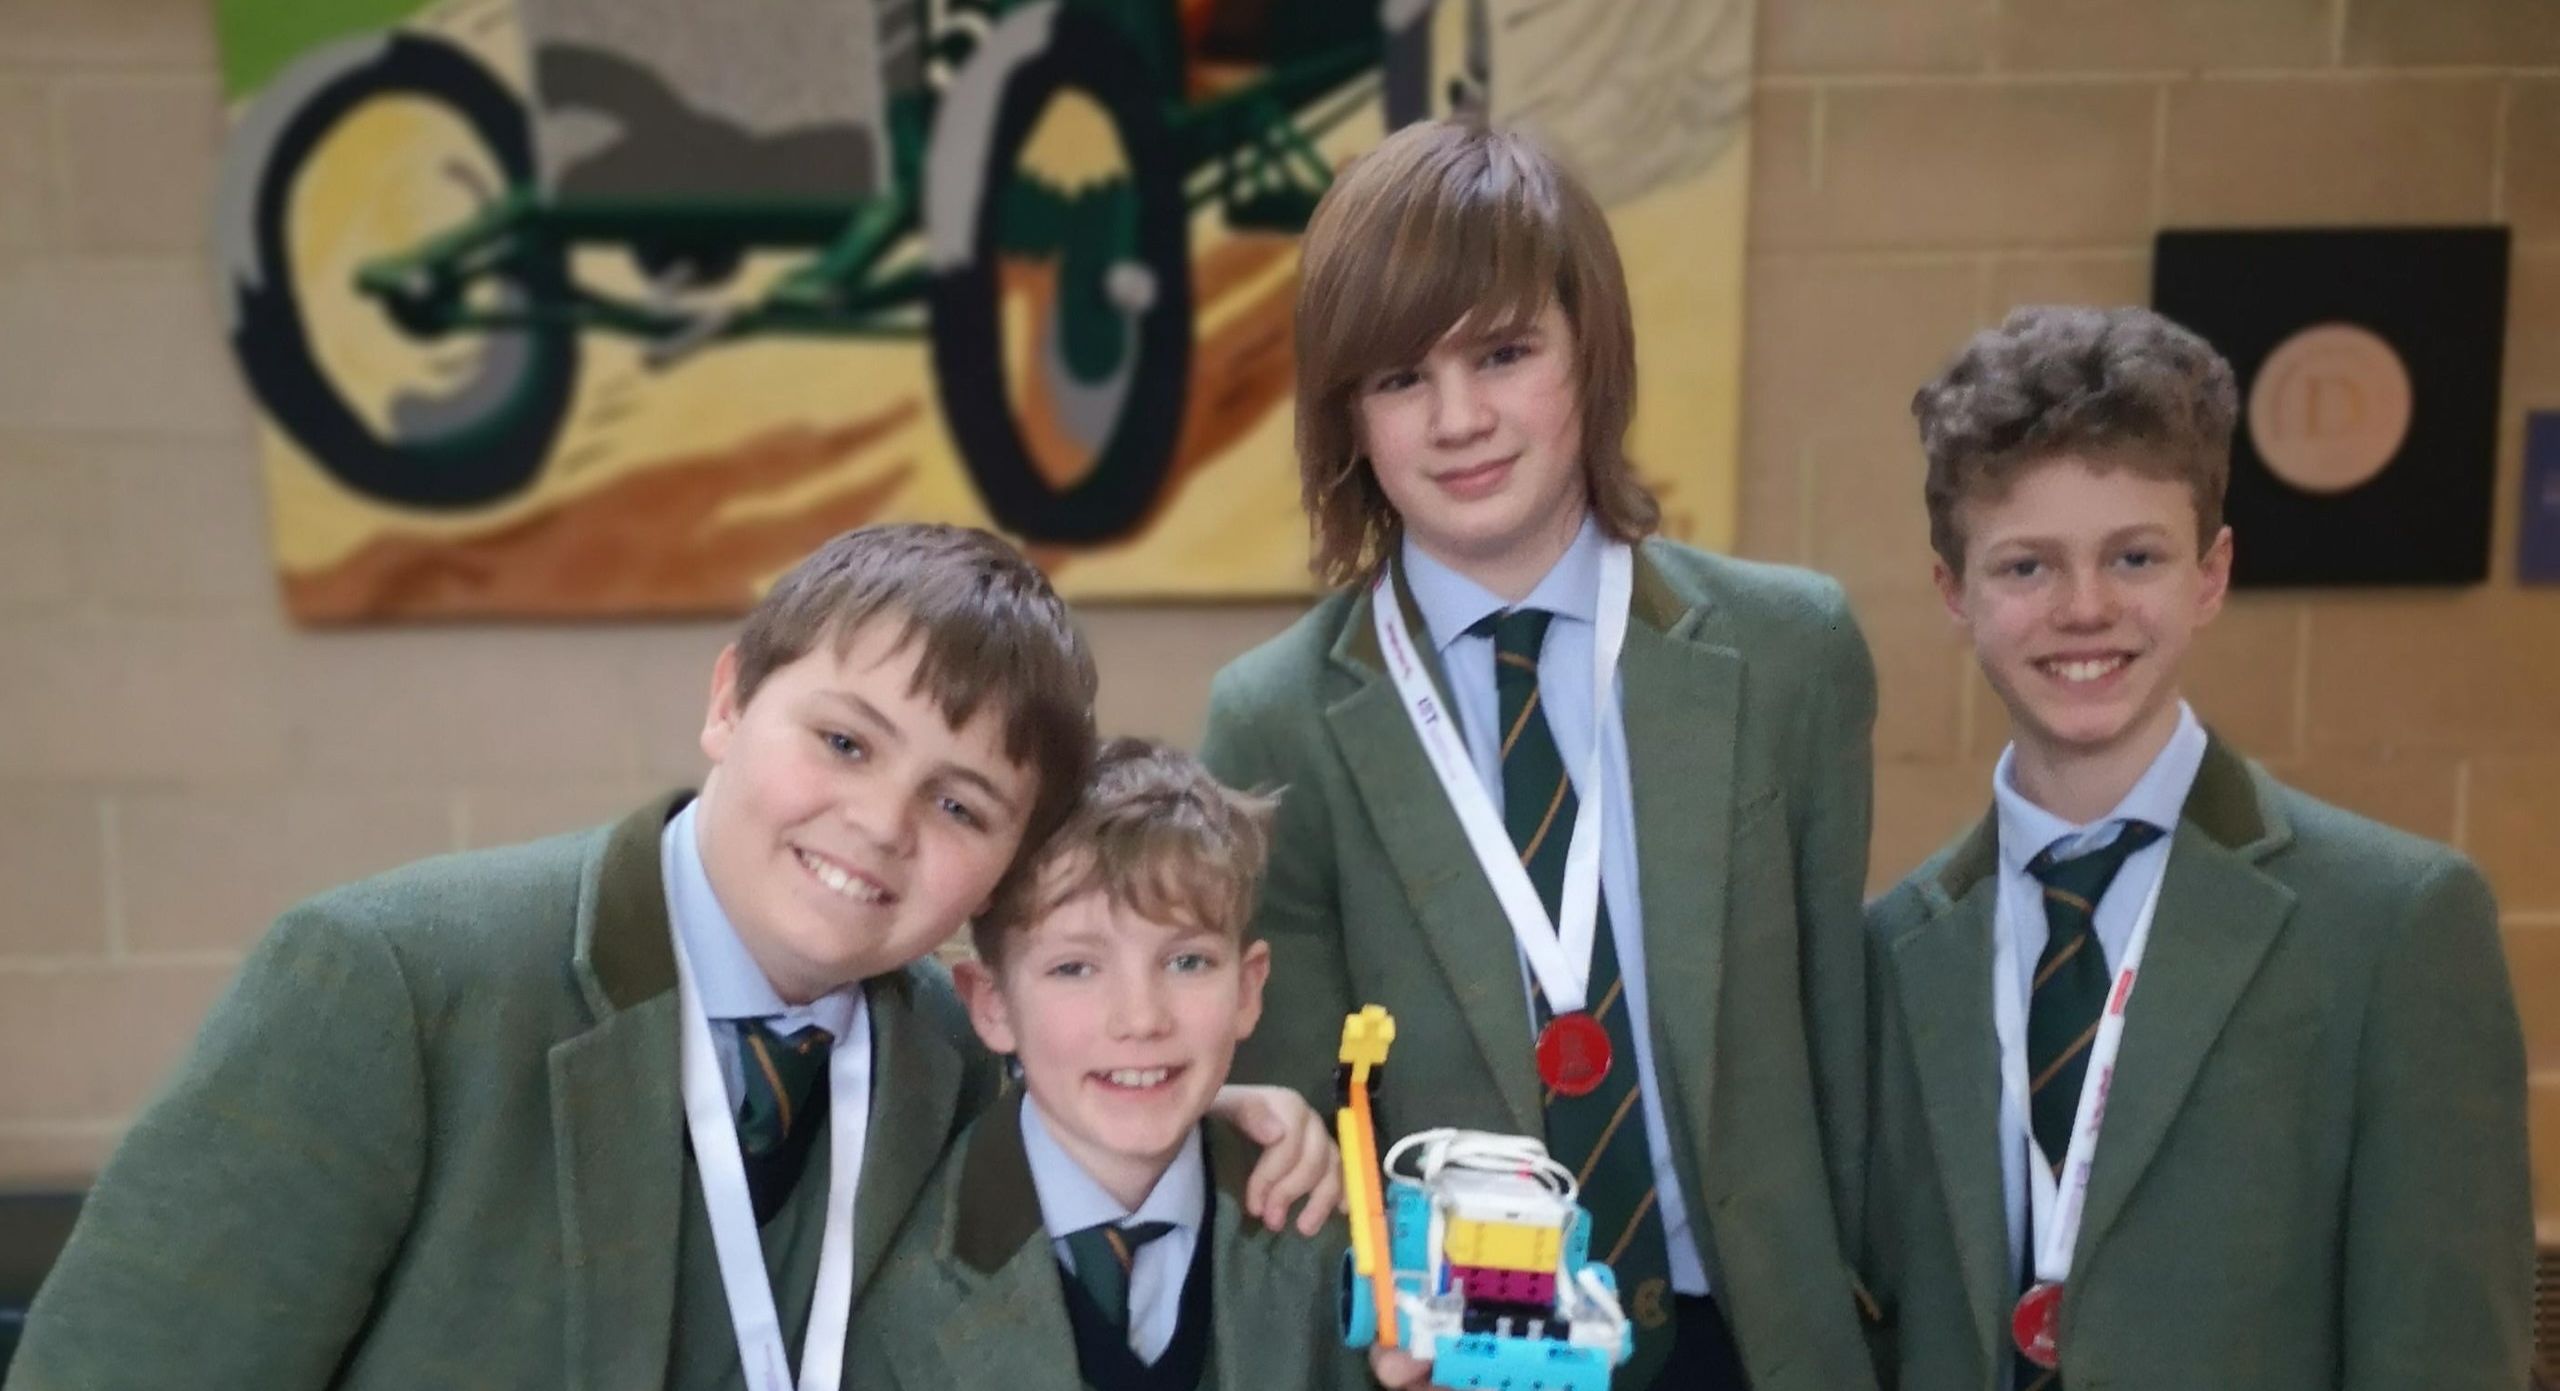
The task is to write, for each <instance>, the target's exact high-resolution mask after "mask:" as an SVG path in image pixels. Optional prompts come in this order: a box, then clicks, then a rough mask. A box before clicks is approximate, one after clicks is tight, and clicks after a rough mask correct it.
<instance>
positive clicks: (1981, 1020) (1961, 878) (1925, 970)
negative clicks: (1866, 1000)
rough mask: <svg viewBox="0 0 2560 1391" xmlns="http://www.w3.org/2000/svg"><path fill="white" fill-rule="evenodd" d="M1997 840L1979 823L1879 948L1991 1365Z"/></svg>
mask: <svg viewBox="0 0 2560 1391" xmlns="http://www.w3.org/2000/svg"><path fill="white" fill-rule="evenodd" d="M1997 836H1998V829H1997V827H1996V825H1995V824H1994V823H1993V822H1992V821H1991V820H1988V819H1986V820H1985V821H1984V822H1983V823H1982V824H1981V825H1980V826H1979V827H1977V828H1976V829H1975V831H1974V833H1973V835H1972V836H1971V837H1970V838H1969V839H1968V840H1967V841H1966V842H1965V845H1964V846H1963V848H1961V849H1959V850H1958V851H1957V853H1956V855H1955V857H1954V859H1953V860H1952V861H1951V862H1950V864H1949V867H1948V870H1947V872H1946V873H1945V874H1943V875H1942V876H1941V877H1940V878H1939V879H1938V880H1937V881H1936V882H1933V883H1931V884H1929V885H1928V886H1927V895H1928V898H1929V902H1930V906H1931V907H1932V908H1933V909H1934V910H1935V911H1934V912H1933V913H1932V914H1931V916H1930V918H1929V919H1928V920H1927V921H1926V922H1924V923H1922V924H1921V925H1920V926H1919V927H1916V928H1914V929H1912V930H1911V931H1909V932H1906V933H1904V934H1903V935H1902V936H1901V937H1899V938H1897V939H1895V940H1894V942H1893V943H1892V944H1891V951H1892V953H1893V963H1894V966H1893V975H1894V982H1895V987H1896V989H1898V990H1899V991H1900V993H1901V995H1902V1004H1903V1010H1902V1013H1903V1017H1904V1019H1905V1020H1906V1021H1908V1027H1909V1029H1910V1035H1911V1037H1910V1045H1911V1056H1912V1062H1913V1066H1914V1068H1915V1070H1916V1071H1917V1072H1918V1073H1919V1076H1920V1096H1921V1101H1922V1109H1923V1112H1924V1114H1925V1115H1926V1117H1927V1125H1928V1133H1929V1147H1930V1151H1931V1153H1932V1154H1934V1155H1935V1156H1936V1158H1937V1171H1938V1182H1939V1184H1940V1186H1941V1188H1942V1189H1943V1190H1944V1194H1945V1198H1946V1205H1947V1216H1948V1219H1949V1221H1950V1222H1951V1223H1952V1225H1953V1226H1954V1228H1955V1240H1956V1253H1957V1259H1958V1262H1959V1264H1960V1266H1961V1272H1960V1273H1961V1275H1962V1277H1963V1279H1964V1286H1965V1292H1966V1294H1967V1296H1968V1297H1969V1298H1970V1299H1971V1300H1972V1302H1973V1315H1974V1326H1975V1334H1976V1337H1977V1338H1978V1340H1979V1341H1980V1344H1981V1346H1982V1349H1983V1353H1984V1355H1985V1357H1986V1358H1988V1359H1990V1363H1991V1364H1996V1363H1997V1361H1998V1357H1999V1353H2000V1350H2001V1349H2002V1348H2003V1347H2005V1346H2006V1343H2005V1333H2004V1330H2005V1328H2006V1327H2007V1315H2008V1310H2009V1305H2010V1302H2011V1299H2012V1298H2013V1297H2014V1294H2015V1285H2016V1277H2015V1274H2014V1273H2013V1272H2012V1271H2011V1270H2010V1268H2009V1247H2008V1235H2009V1214H2008V1205H2007V1200H2006V1198H2005V1196H2004V1195H2003V1192H2002V1189H2001V1158H2000V1042H1999V1039H1998V1037H1997V1036H1996V1034H1995V1033H1994V1032H1993V1029H1992V1026H1991V946H1992V940H1991V930H1992V914H1993V911H1994V907H1995V905H1996V903H1997V901H1998V899H1999V881H1998V878H1997V876H1996V875H1995V874H1994V873H1993V860H1994V857H1995V856H1996V854H1997V843H1998V842H1997Z"/></svg>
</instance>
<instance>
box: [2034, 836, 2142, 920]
mask: <svg viewBox="0 0 2560 1391" xmlns="http://www.w3.org/2000/svg"><path fill="white" fill-rule="evenodd" d="M2123 826H2124V829H2122V830H2120V831H2118V832H2117V833H2116V838H2115V839H2113V840H2111V841H2108V842H2107V843H2106V844H2104V845H2101V846H2099V847H2098V848H2097V849H2095V850H2091V851H2087V852H2085V853H2083V854H2078V855H2072V856H2069V857H2067V858H2066V857H2063V856H2059V855H2056V854H2055V853H2054V849H2055V847H2053V846H2048V847H2046V848H2045V850H2044V852H2043V853H2041V854H2039V855H2037V856H2036V857H2035V858H2034V859H2032V860H2029V861H2028V862H2027V873H2029V874H2032V875H2034V876H2035V877H2036V879H2037V880H2038V881H2039V882H2041V883H2042V884H2043V885H2044V886H2045V887H2046V888H2048V889H2059V890H2061V891H2062V892H2064V893H2067V894H2071V895H2073V896H2075V897H2077V898H2079V899H2081V900H2082V901H2083V902H2085V903H2086V904H2088V905H2090V906H2089V908H2087V909H2085V910H2084V911H2095V907H2096V904H2097V902H2098V899H2099V897H2100V896H2101V895H2103V894H2104V893H2106V891H2107V885H2109V884H2111V883H2113V882H2115V877H2116V871H2117V870H2120V869H2122V868H2124V862H2125V861H2126V860H2128V859H2130V858H2132V856H2133V854H2134V852H2136V851H2138V850H2140V849H2142V848H2143V847H2144V846H2146V845H2149V844H2151V843H2152V842H2153V841H2156V840H2158V839H2160V828H2159V827H2157V826H2154V825H2151V824H2150V823H2148V822H2143V821H2127V822H2124V823H2123Z"/></svg>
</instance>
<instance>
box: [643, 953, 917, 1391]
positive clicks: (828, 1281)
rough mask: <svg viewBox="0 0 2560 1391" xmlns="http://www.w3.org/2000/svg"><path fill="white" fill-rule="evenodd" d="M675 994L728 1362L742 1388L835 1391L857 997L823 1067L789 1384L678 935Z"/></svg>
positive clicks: (720, 1087)
mask: <svg viewBox="0 0 2560 1391" xmlns="http://www.w3.org/2000/svg"><path fill="white" fill-rule="evenodd" d="M675 947H676V993H677V996H678V1004H679V1006H680V1007H681V1014H680V1017H679V1019H678V1021H677V1023H678V1027H679V1028H680V1029H681V1030H682V1034H681V1039H682V1059H683V1065H684V1119H685V1127H686V1129H687V1130H689V1131H690V1132H691V1133H692V1135H693V1163H694V1167H695V1168H696V1169H697V1170H699V1171H700V1173H701V1174H702V1205H703V1206H704V1207H705V1208H707V1209H708V1210H709V1212H710V1216H711V1245H712V1247H713V1249H714V1250H715V1251H716V1252H717V1253H718V1254H719V1257H720V1284H721V1287H722V1288H723V1289H724V1290H726V1291H727V1293H728V1296H729V1322H730V1324H731V1325H732V1326H733V1327H735V1329H736V1330H737V1335H738V1362H739V1365H740V1366H741V1367H743V1368H744V1369H745V1371H746V1382H747V1391H836V1387H837V1386H838V1385H839V1384H840V1383H841V1382H842V1381H843V1379H844V1334H845V1326H846V1325H847V1324H848V1323H849V1322H851V1320H852V1317H853V1188H854V1183H855V1181H856V1180H857V1179H858V1178H859V1176H860V1174H861V1172H862V1147H863V1142H864V1140H865V1138H866V1137H867V1136H868V1134H869V1131H870V1126H871V1117H870V1115H869V1113H868V1112H869V1108H868V1107H866V1106H865V1105H864V1104H863V1102H864V1100H865V1099H866V1097H867V1095H868V1093H869V1091H870V1077H871V1015H870V1008H869V1005H868V1004H867V1002H865V1001H864V1000H863V998H862V996H861V995H860V994H859V993H856V994H855V996H854V1004H853V1021H852V1023H851V1025H850V1026H849V1027H848V1028H847V1029H846V1031H845V1033H846V1036H845V1037H844V1038H841V1039H838V1040H837V1041H836V1045H835V1048H834V1051H833V1055H832V1056H831V1057H830V1058H829V1059H828V1062H827V1096H828V1103H827V1143H828V1147H829V1154H828V1157H827V1208H826V1227H825V1236H824V1238H823V1240H822V1241H821V1242H820V1243H819V1246H818V1285H817V1290H816V1292H815V1294H814V1295H812V1296H811V1301H810V1304H809V1331H808V1335H807V1336H806V1337H805V1338H803V1339H802V1340H801V1348H800V1379H799V1381H798V1383H797V1384H796V1387H795V1384H794V1383H793V1381H792V1379H791V1350H790V1348H789V1347H788V1346H787V1345H786V1344H785V1343H784V1341H783V1336H782V1319H781V1316H780V1315H778V1314H777V1313H776V1312H775V1311H774V1304H773V1285H772V1282H771V1281H769V1280H767V1279H766V1277H765V1265H764V1242H763V1239H762V1238H760V1237H759V1236H757V1234H756V1211H755V1203H754V1201H753V1200H752V1199H750V1198H749V1197H748V1196H747V1169H746V1162H745V1160H743V1159H742V1158H740V1157H739V1153H738V1123H737V1120H736V1118H735V1116H734V1115H733V1113H732V1111H731V1108H730V1104H729V1087H728V1084H727V1083H726V1082H724V1081H722V1080H721V1076H720V1057H719V1054H718V1053H717V1052H715V1051H714V1050H713V1048H712V1044H711V1021H710V1019H709V1017H708V1016H706V1015H705V1014H704V1013H703V1009H702V993H701V991H700V990H699V989H697V988H696V987H695V985H694V983H693V963H692V962H690V961H688V960H687V959H686V957H685V950H684V937H683V935H682V934H681V933H679V934H677V935H676V939H675Z"/></svg>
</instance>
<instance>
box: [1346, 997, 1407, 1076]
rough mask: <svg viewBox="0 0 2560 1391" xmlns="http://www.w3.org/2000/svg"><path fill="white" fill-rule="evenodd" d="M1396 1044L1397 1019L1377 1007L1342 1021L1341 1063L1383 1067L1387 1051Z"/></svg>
mask: <svg viewBox="0 0 2560 1391" xmlns="http://www.w3.org/2000/svg"><path fill="white" fill-rule="evenodd" d="M1395 1041H1396V1021H1395V1016H1393V1015H1391V1014H1389V1013H1387V1012H1386V1010H1385V1009H1383V1008H1381V1007H1380V1006H1377V1005H1364V1006H1362V1007H1361V1009H1360V1011H1359V1012H1358V1013H1356V1014H1353V1015H1351V1016H1349V1017H1348V1018H1346V1019H1344V1020H1343V1021H1342V1049H1341V1053H1340V1055H1339V1056H1340V1057H1341V1060H1342V1061H1343V1062H1346V1063H1351V1064H1355V1065H1356V1064H1360V1063H1367V1064H1369V1065H1370V1066H1372V1067H1377V1066H1380V1065H1383V1064H1384V1063H1385V1062H1386V1060H1387V1050H1388V1048H1389V1047H1390V1046H1392V1045H1393V1044H1394V1043H1395Z"/></svg>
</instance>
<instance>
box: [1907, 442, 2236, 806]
mask: <svg viewBox="0 0 2560 1391" xmlns="http://www.w3.org/2000/svg"><path fill="white" fill-rule="evenodd" d="M1956 515H1957V518H1958V521H1959V524H1960V525H1959V531H1960V534H1961V535H1962V536H1963V538H1964V557H1965V567H1964V574H1963V575H1962V576H1961V577H1959V576H1956V575H1954V574H1952V573H1951V572H1950V571H1949V570H1948V569H1947V567H1946V566H1945V565H1944V564H1943V563H1941V564H1940V565H1939V566H1938V567H1937V572H1936V578H1937V582H1938V588H1939V592H1940V594H1941V596H1942V597H1943V598H1944V599H1945V600H1946V604H1947V610H1948V612H1949V613H1951V614H1953V615H1954V617H1955V619H1956V621H1957V622H1958V623H1959V624H1961V625H1962V626H1963V627H1964V628H1965V630H1966V631H1967V632H1968V633H1969V634H1970V635H1971V637H1972V639H1973V646H1974V653H1975V655H1976V657H1977V658H1978V659H1979V660H1980V662H1981V666H1982V672H1983V675H1984V676H1985V677H1986V678H1988V679H1989V680H1990V682H1991V685H1992V688H1993V689H1994V690H1995V691H1997V692H1998V693H1999V695H2000V699H2001V703H2002V704H2004V705H2006V706H2007V707H2008V710H2009V719H2010V724H2011V728H2012V733H2013V735H2014V737H2015V738H2016V741H2017V746H2018V776H2019V779H2020V790H2021V791H2024V792H2026V793H2027V794H2028V795H2029V796H2030V797H2034V798H2035V799H2036V800H2038V801H2039V802H2045V803H2046V805H2047V806H2048V809H2050V810H2053V811H2056V812H2058V813H2063V814H2069V809H2068V808H2065V807H2061V806H2054V805H2052V804H2051V803H2050V802H2047V801H2046V798H2045V796H2043V795H2040V794H2039V791H2038V786H2037V784H2038V783H2043V784H2044V785H2045V786H2047V787H2048V788H2050V787H2053V786H2055V785H2056V784H2057V783H2061V784H2075V785H2076V784H2080V783H2084V782H2089V781H2091V780H2092V779H2094V782H2095V784H2096V785H2097V786H2100V787H2112V786H2114V785H2115V784H2116V783H2117V782H2119V781H2121V782H2122V783H2123V785H2124V786H2126V787H2130V786H2131V784H2132V781H2133V780H2134V779H2136V778H2139V777H2140V776H2141V773H2142V770H2143V768H2145V767H2147V766H2148V765H2149V763H2150V760H2151V758H2152V756H2153V755H2154V754H2156V753H2158V751H2159V749H2160V746H2161V745H2162V744H2164V743H2165V742H2167V740H2168V737H2169V735H2170V733H2171V732H2172V731H2173V730H2175V729H2176V727H2177V720H2178V684H2179V668H2180V665H2181V664H2182V663H2183V662H2184V660H2185V658H2186V652H2187V647H2188V645H2189V643H2190V642H2191V641H2192V639H2193V638H2194V635H2195V631H2196V630H2197V629H2198V628H2201V627H2203V626H2204V625H2205V624H2206V623H2209V622H2211V621H2212V619H2213V617H2214V615H2215V614H2217V613H2219V612H2220V611H2221V609H2222V599H2223V594H2224V592H2225V591H2226V590H2227V589H2228V587H2229V585H2230V579H2231V532H2230V529H2229V528H2227V527H2226V528H2224V529H2223V530H2222V532H2221V533H2220V534H2219V535H2218V536H2216V537H2215V538H2214V541H2213V544H2212V545H2211V546H2210V547H2208V548H2207V549H2206V550H2205V551H2204V552H2203V554H2201V555H2199V554H2198V553H2197V548H2196V510H2195V500H2194V497H2193V495H2192V494H2191V493H2190V492H2189V491H2188V488H2187V485H2186V484H2185V483H2183V482H2180V481H2177V480H2174V479H2158V478H2147V477H2144V476H2143V475H2141V474H2138V473H2135V472H2134V471H2133V470H2131V469H2130V468H2122V467H2119V468H2114V469H2110V470H2106V471H2103V472H2102V471H2100V470H2098V469H2096V468H2094V467H2092V466H2091V465H2090V464H2089V463H2087V462H2085V461H2083V460H2081V459H2079V458H2077V457H2074V456H2064V457H2062V458H2058V459H2055V460H2052V461H2049V462H2046V463H2043V464H2040V465H2034V466H2031V467H2029V468H2027V469H2026V470H2025V471H2024V472H2023V473H2021V474H2020V476H2019V477H2018V478H2017V480H2016V481H2015V482H2014V483H2013V484H2012V485H2011V486H2010V489H2009V493H2008V495H2007V496H2006V497H2003V498H1999V499H1996V500H1988V499H1981V498H1969V499H1967V500H1965V501H1963V502H1961V503H1959V504H1958V506H1957V514H1956ZM2118 790H2119V792H2120V791H2121V789H2118ZM2109 804H2112V803H2111V800H2110V802H2109ZM2099 810H2104V806H2103V805H2102V806H2101V807H2100V808H2099Z"/></svg>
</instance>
